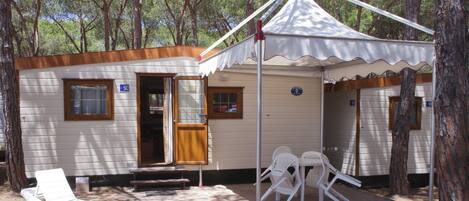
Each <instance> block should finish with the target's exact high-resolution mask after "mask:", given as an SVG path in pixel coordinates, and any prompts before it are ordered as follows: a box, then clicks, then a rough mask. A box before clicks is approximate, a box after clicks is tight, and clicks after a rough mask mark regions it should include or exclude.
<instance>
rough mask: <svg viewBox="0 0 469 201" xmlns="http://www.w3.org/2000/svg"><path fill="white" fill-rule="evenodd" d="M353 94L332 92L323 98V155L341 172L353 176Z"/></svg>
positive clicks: (354, 108)
mask: <svg viewBox="0 0 469 201" xmlns="http://www.w3.org/2000/svg"><path fill="white" fill-rule="evenodd" d="M355 99H356V93H355V92H332V93H326V94H325V97H324V100H325V101H324V103H325V104H324V111H325V113H324V147H325V151H324V153H325V154H326V155H327V157H329V160H330V161H331V164H332V165H334V166H335V167H336V168H338V169H339V170H341V171H342V172H344V173H346V174H350V175H355V137H356V136H355V134H356V129H355V128H356V121H355V120H356V116H355V113H356V112H355V110H356V106H352V105H350V100H355Z"/></svg>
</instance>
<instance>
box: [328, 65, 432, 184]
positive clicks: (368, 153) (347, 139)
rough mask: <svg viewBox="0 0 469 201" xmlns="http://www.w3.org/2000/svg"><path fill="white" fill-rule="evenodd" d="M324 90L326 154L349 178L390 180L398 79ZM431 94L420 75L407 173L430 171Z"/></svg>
mask: <svg viewBox="0 0 469 201" xmlns="http://www.w3.org/2000/svg"><path fill="white" fill-rule="evenodd" d="M326 89H327V90H326V91H327V92H326V94H325V111H326V112H325V122H324V123H325V124H324V131H325V135H324V136H325V138H324V146H325V154H326V155H327V156H328V157H329V158H330V160H331V162H332V163H333V164H334V165H335V166H336V167H338V168H339V169H340V170H341V171H343V172H345V173H347V174H350V175H354V176H379V175H388V174H389V163H390V160H391V147H392V134H391V133H392V132H391V129H392V122H393V114H394V111H395V108H396V107H397V102H398V100H399V98H398V97H399V94H400V77H399V76H390V77H380V78H370V79H362V80H354V81H343V82H338V83H336V84H328V85H327V87H326ZM431 92H432V85H431V75H430V74H418V75H417V85H416V90H415V97H416V100H415V104H416V105H415V112H413V114H412V125H411V131H410V140H409V159H408V164H407V167H408V173H409V174H426V173H428V168H429V167H430V158H429V156H430V142H431V141H430V138H431V112H432V108H431V107H432V93H431Z"/></svg>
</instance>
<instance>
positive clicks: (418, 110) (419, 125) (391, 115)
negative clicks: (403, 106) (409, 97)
mask: <svg viewBox="0 0 469 201" xmlns="http://www.w3.org/2000/svg"><path fill="white" fill-rule="evenodd" d="M400 99H401V97H400V96H390V97H389V114H388V118H389V122H388V129H389V130H392V129H393V128H394V112H395V110H396V109H397V108H395V107H394V104H393V103H394V102H395V101H398V102H399V101H400ZM422 102H423V97H415V116H416V118H417V119H416V123H415V124H411V125H410V130H421V129H422Z"/></svg>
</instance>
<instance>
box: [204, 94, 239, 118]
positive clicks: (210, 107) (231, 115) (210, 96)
mask: <svg viewBox="0 0 469 201" xmlns="http://www.w3.org/2000/svg"><path fill="white" fill-rule="evenodd" d="M243 90H244V87H208V90H207V102H208V104H207V108H208V118H209V119H242V118H243ZM215 93H236V102H237V105H238V111H237V112H234V113H217V112H214V111H213V105H212V100H213V96H214V94H215Z"/></svg>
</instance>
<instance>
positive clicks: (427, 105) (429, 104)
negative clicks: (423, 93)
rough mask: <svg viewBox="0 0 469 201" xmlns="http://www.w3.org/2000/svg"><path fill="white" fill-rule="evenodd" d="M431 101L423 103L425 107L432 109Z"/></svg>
mask: <svg viewBox="0 0 469 201" xmlns="http://www.w3.org/2000/svg"><path fill="white" fill-rule="evenodd" d="M432 105H433V101H425V107H432Z"/></svg>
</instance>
